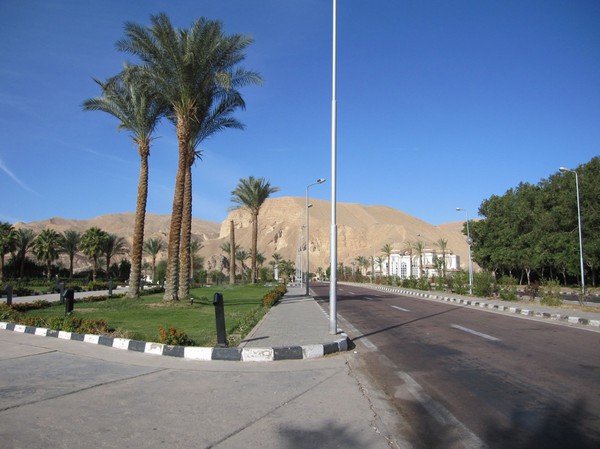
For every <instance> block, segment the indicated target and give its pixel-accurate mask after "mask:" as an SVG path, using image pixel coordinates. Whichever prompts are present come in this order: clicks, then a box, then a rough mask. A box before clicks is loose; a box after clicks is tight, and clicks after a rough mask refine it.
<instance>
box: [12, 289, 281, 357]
mask: <svg viewBox="0 0 600 449" xmlns="http://www.w3.org/2000/svg"><path fill="white" fill-rule="evenodd" d="M271 290H273V288H272V287H263V286H253V285H248V286H219V287H207V288H198V289H193V290H192V291H191V293H190V296H191V298H194V299H193V301H189V300H188V301H177V302H169V303H166V302H164V301H163V300H162V294H154V295H150V296H144V297H142V298H141V299H135V300H134V299H128V298H113V299H108V300H106V301H102V302H77V303H76V304H75V309H74V311H73V315H72V316H73V317H74V318H77V319H83V320H104V321H106V322H107V323H108V329H109V333H110V334H112V335H115V336H120V337H124V338H130V339H135V340H142V341H156V342H158V341H159V340H160V329H161V328H162V329H164V330H167V329H168V328H170V327H173V328H175V329H177V331H180V332H184V333H185V334H186V336H187V339H188V341H189V343H190V344H193V345H195V346H214V345H215V344H216V341H217V336H216V324H215V311H214V306H213V303H212V298H213V295H214V294H215V293H217V292H218V293H222V294H223V300H224V304H225V326H226V330H227V338H228V340H229V344H230V346H236V345H238V344H239V343H240V341H241V340H242V339H243V338H244V337H245V336H246V335H247V334H248V333H249V332H250V331H251V330H252V328H253V327H254V326H255V325H256V324H257V323H258V322H259V321H260V319H261V318H262V317H263V316H264V315H265V314H266V312H267V311H268V307H265V306H263V297H264V296H265V295H266V294H267V293H268V292H270V291H271ZM64 314H65V307H64V305H60V304H54V305H52V306H50V307H47V308H43V309H37V310H31V311H28V312H24V313H22V314H21V317H23V318H25V319H27V320H31V319H32V318H33V317H38V318H40V319H41V320H42V322H53V321H54V322H56V319H58V318H60V317H63V316H64Z"/></svg>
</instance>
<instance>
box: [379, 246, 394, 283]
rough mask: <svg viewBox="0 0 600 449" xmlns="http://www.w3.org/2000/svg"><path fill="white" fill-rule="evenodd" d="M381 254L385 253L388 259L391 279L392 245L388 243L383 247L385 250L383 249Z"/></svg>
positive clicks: (388, 272)
mask: <svg viewBox="0 0 600 449" xmlns="http://www.w3.org/2000/svg"><path fill="white" fill-rule="evenodd" d="M381 252H382V253H383V255H384V256H386V257H387V276H388V277H389V275H390V268H391V263H390V261H391V257H392V245H390V244H389V243H386V244H385V245H383V248H381Z"/></svg>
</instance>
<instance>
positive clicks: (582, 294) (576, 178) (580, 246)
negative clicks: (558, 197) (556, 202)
mask: <svg viewBox="0 0 600 449" xmlns="http://www.w3.org/2000/svg"><path fill="white" fill-rule="evenodd" d="M559 170H560V171H561V172H563V173H564V172H572V173H575V188H576V191H577V223H578V227H579V263H580V265H581V300H582V301H583V298H584V297H585V296H584V295H585V271H584V270H585V268H584V265H583V238H582V236H581V206H580V202H579V175H578V174H577V172H576V171H575V170H569V169H568V168H565V167H560V169H559Z"/></svg>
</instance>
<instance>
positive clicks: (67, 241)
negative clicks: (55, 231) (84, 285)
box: [61, 229, 81, 278]
mask: <svg viewBox="0 0 600 449" xmlns="http://www.w3.org/2000/svg"><path fill="white" fill-rule="evenodd" d="M80 243H81V232H79V231H75V230H73V229H69V230H66V231H65V232H63V234H62V239H61V245H62V247H61V250H62V252H63V253H66V254H67V256H69V277H70V278H72V277H73V260H74V259H75V254H77V252H78V251H79V244H80Z"/></svg>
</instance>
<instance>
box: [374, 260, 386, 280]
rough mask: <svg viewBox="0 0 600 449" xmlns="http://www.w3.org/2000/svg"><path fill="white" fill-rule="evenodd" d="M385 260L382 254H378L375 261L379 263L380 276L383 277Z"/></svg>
mask: <svg viewBox="0 0 600 449" xmlns="http://www.w3.org/2000/svg"><path fill="white" fill-rule="evenodd" d="M384 261H385V259H384V258H383V257H381V256H377V257H376V258H375V263H376V264H377V266H378V267H379V276H380V277H383V262H384Z"/></svg>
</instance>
